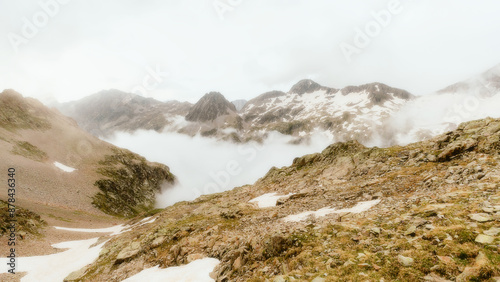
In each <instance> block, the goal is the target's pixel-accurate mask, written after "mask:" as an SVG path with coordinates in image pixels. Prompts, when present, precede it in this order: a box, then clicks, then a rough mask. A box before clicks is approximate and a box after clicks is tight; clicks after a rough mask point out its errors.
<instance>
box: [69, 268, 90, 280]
mask: <svg viewBox="0 0 500 282" xmlns="http://www.w3.org/2000/svg"><path fill="white" fill-rule="evenodd" d="M87 270H88V266H85V267H83V268H81V269H79V270H76V271H73V272H71V273H70V274H69V275H68V276H66V278H64V282H70V281H80V280H81V279H82V277H83V276H85V273H86V272H87Z"/></svg>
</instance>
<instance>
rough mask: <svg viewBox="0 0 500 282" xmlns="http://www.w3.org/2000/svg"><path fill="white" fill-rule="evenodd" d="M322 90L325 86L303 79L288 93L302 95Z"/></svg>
mask: <svg viewBox="0 0 500 282" xmlns="http://www.w3.org/2000/svg"><path fill="white" fill-rule="evenodd" d="M321 88H323V86H321V85H319V84H318V83H316V82H314V81H312V80H310V79H302V80H301V81H299V82H297V83H295V85H293V86H292V88H290V91H288V92H289V93H293V94H299V95H302V94H305V93H312V92H314V91H317V90H320V89H321Z"/></svg>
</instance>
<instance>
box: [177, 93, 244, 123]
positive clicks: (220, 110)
mask: <svg viewBox="0 0 500 282" xmlns="http://www.w3.org/2000/svg"><path fill="white" fill-rule="evenodd" d="M236 112H237V111H236V107H235V106H234V105H233V104H232V103H231V102H229V101H228V100H226V98H225V97H224V96H222V94H220V93H219V92H210V93H208V94H205V95H204V96H203V97H201V99H200V100H199V101H198V102H197V103H196V104H194V106H193V107H191V109H190V110H189V112H188V114H187V115H186V120H187V121H193V122H207V121H214V120H215V119H217V118H218V117H220V116H225V115H229V114H236Z"/></svg>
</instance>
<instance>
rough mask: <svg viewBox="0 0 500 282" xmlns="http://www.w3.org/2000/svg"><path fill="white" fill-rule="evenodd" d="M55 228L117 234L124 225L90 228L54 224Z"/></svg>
mask: <svg viewBox="0 0 500 282" xmlns="http://www.w3.org/2000/svg"><path fill="white" fill-rule="evenodd" d="M54 228H55V229H58V230H66V231H73V232H84V233H113V234H111V235H117V234H120V233H121V231H122V230H123V229H125V226H123V225H121V224H120V225H115V226H111V227H107V228H95V229H90V228H68V227H60V226H54Z"/></svg>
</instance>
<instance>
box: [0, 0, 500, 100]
mask: <svg viewBox="0 0 500 282" xmlns="http://www.w3.org/2000/svg"><path fill="white" fill-rule="evenodd" d="M366 2H369V3H366ZM43 3H46V4H45V5H44V4H43ZM215 7H217V9H216V8H215ZM498 11H500V1H494V0H491V1H465V0H462V1H461V0H447V1H436V0H432V1H431V0H427V1H425V0H419V1H417V0H413V1H412V0H406V1H405V0H401V1H397V0H396V1H394V0H392V1H387V0H383V1H366V0H364V1H362V0H357V1H355V0H349V1H332V0H314V1H311V0H309V1H306V0H275V1H273V0H251V1H250V0H215V1H214V0H170V1H169V0H161V1H160V0H149V1H147V0H142V1H139V0H107V1H104V0H64V1H63V0H59V2H57V1H56V0H33V1H28V0H25V1H13V0H10V1H9V0H0V17H1V18H2V25H1V26H0V35H1V37H0V62H1V64H0V90H1V89H5V88H13V89H15V90H17V91H19V92H21V93H22V94H24V95H25V96H32V97H36V98H39V99H41V100H42V101H45V102H46V101H49V100H50V99H57V100H59V101H68V100H74V99H78V98H81V97H83V96H86V95H89V94H93V93H95V92H98V91H100V90H102V89H109V88H117V89H120V90H124V91H127V92H132V91H137V93H142V94H143V95H146V96H150V97H154V98H157V99H159V100H167V99H178V100H187V101H191V102H194V101H196V100H197V99H199V98H200V97H201V96H202V95H203V94H204V93H207V92H209V91H214V90H215V91H220V92H221V93H222V94H224V95H225V96H226V97H227V98H228V99H230V100H234V99H240V98H245V99H249V98H252V97H255V96H257V95H258V94H261V93H263V92H266V91H269V90H273V89H276V90H288V89H289V88H290V87H291V86H292V85H293V84H294V83H295V82H297V81H298V80H300V79H303V78H311V79H314V80H316V81H317V82H319V83H320V84H323V85H326V86H331V87H337V88H340V87H344V86H346V85H352V84H362V83H369V82H373V81H378V82H383V83H386V84H389V85H391V86H394V87H400V88H404V89H406V90H408V91H410V92H412V93H414V94H417V95H420V94H426V93H429V92H432V91H434V90H437V89H440V88H442V87H445V86H447V85H449V84H452V83H454V82H457V81H459V80H463V79H465V78H468V77H470V76H473V75H475V74H478V73H481V72H483V71H485V70H487V69H488V68H490V67H492V66H494V65H496V64H499V63H500V52H499V51H498V50H500V36H499V31H500V17H498ZM377 15H378V16H377ZM388 15H390V16H389V17H388ZM376 18H378V21H379V23H376V20H377V19H376ZM357 29H359V30H362V31H363V34H364V35H360V33H359V32H358V31H357ZM367 30H368V31H367ZM366 33H369V35H366ZM356 36H357V38H356V39H358V40H357V41H356V40H355V37H356ZM342 46H343V47H342ZM346 46H347V47H346ZM342 48H344V51H342ZM346 48H347V49H346ZM345 50H349V51H350V52H351V55H349V56H346V55H345V54H344V53H345V52H346V51H345Z"/></svg>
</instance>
